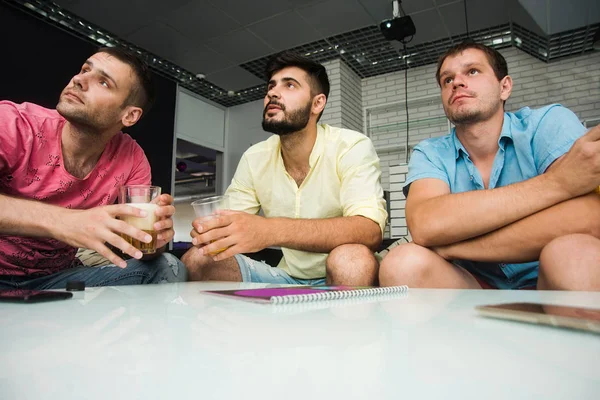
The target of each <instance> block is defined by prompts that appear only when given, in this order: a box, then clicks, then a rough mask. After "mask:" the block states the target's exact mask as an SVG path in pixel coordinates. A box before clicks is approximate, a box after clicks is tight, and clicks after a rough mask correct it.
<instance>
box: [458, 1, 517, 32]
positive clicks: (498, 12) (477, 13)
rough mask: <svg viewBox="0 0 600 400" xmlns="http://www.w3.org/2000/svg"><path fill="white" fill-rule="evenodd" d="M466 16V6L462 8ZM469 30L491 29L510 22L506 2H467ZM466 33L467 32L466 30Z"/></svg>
mask: <svg viewBox="0 0 600 400" xmlns="http://www.w3.org/2000/svg"><path fill="white" fill-rule="evenodd" d="M459 8H462V12H463V14H464V6H462V5H461V6H460V7H459ZM467 18H468V21H469V30H470V31H475V30H479V29H485V28H489V27H491V26H497V25H502V24H506V23H508V22H509V20H510V18H509V13H508V7H507V6H506V3H505V2H504V1H489V0H469V1H468V2H467ZM465 31H466V30H465Z"/></svg>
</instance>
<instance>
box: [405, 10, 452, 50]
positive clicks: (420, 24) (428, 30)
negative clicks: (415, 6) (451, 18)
mask: <svg viewBox="0 0 600 400" xmlns="http://www.w3.org/2000/svg"><path fill="white" fill-rule="evenodd" d="M411 17H412V20H413V22H414V23H415V28H416V30H417V33H416V34H415V37H414V38H413V40H412V41H411V42H410V45H411V46H412V45H415V44H418V43H425V42H430V41H432V40H437V39H441V38H447V37H448V31H447V30H446V27H445V26H444V24H443V23H442V19H441V18H440V14H439V13H438V12H437V10H436V9H431V10H428V11H424V12H421V13H417V14H414V15H412V16H411Z"/></svg>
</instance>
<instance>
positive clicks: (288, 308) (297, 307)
mask: <svg viewBox="0 0 600 400" xmlns="http://www.w3.org/2000/svg"><path fill="white" fill-rule="evenodd" d="M406 297H408V292H396V293H387V294H383V295H378V296H363V297H350V298H347V299H338V300H324V301H305V302H301V303H280V304H275V303H271V304H270V305H271V312H272V313H275V314H279V313H286V314H297V313H302V312H305V311H314V310H323V309H333V308H344V307H349V306H355V305H365V304H379V303H384V302H386V301H389V300H399V299H404V298H406Z"/></svg>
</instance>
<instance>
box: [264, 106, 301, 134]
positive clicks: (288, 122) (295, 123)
mask: <svg viewBox="0 0 600 400" xmlns="http://www.w3.org/2000/svg"><path fill="white" fill-rule="evenodd" d="M271 104H276V105H277V106H279V107H280V108H281V112H283V115H284V118H283V119H282V120H281V121H275V120H274V119H271V120H267V119H266V115H267V109H268V107H269V105H271ZM311 107H312V104H311V102H309V103H308V104H307V105H306V107H304V108H300V109H298V110H294V111H291V112H290V113H289V114H286V112H285V106H284V105H283V104H279V103H277V102H270V103H269V104H267V105H266V106H265V110H264V111H263V121H262V128H263V130H264V131H266V132H271V133H274V134H276V135H279V136H283V135H289V134H291V133H294V132H298V131H300V130H302V129H304V128H306V125H308V120H309V119H310V109H311Z"/></svg>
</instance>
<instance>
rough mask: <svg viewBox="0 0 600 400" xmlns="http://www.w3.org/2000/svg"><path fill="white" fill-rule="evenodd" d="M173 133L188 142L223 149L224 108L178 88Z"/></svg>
mask: <svg viewBox="0 0 600 400" xmlns="http://www.w3.org/2000/svg"><path fill="white" fill-rule="evenodd" d="M175 134H176V136H177V137H178V138H180V139H184V140H187V141H188V142H192V143H195V144H198V145H200V146H204V147H208V148H211V149H215V150H220V151H223V150H224V147H225V110H224V109H223V108H222V107H221V106H215V105H212V104H209V102H208V101H206V100H202V99H200V98H199V97H196V95H194V94H191V93H190V92H188V91H187V90H185V89H183V88H178V91H177V110H176V113H175Z"/></svg>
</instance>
